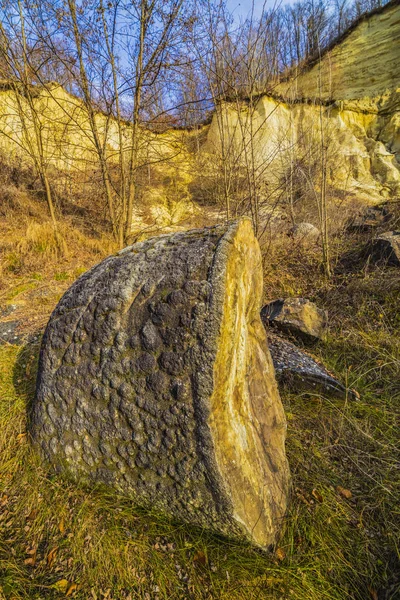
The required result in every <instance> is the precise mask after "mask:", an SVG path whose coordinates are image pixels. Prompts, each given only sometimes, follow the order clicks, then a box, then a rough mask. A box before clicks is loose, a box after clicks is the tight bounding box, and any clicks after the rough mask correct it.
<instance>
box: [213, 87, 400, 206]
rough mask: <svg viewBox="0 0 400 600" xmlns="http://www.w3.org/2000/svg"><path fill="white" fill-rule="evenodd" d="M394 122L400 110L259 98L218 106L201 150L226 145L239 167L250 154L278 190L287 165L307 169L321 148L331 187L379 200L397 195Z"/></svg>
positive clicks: (215, 150) (219, 149) (399, 190)
mask: <svg viewBox="0 0 400 600" xmlns="http://www.w3.org/2000/svg"><path fill="white" fill-rule="evenodd" d="M221 123H223V127H222V128H221ZM399 124H400V121H399V113H397V114H396V113H394V114H392V115H388V116H387V117H386V118H385V117H383V116H382V115H380V114H379V113H376V112H375V113H372V112H370V113H366V112H364V111H361V110H360V111H357V109H356V107H352V108H351V109H349V108H344V107H342V106H341V105H340V104H333V105H331V106H322V105H318V104H309V103H289V102H284V101H282V100H277V99H274V98H272V97H269V96H263V97H262V98H260V99H259V100H258V101H257V103H256V105H255V106H254V108H253V109H249V108H248V107H247V106H244V107H243V108H242V110H240V111H238V110H237V109H236V108H235V107H233V106H232V105H225V106H223V107H221V109H220V115H219V117H218V118H217V117H214V119H213V121H212V123H211V126H210V129H209V133H208V139H207V144H206V147H205V150H206V151H207V152H208V153H210V154H221V153H222V152H223V147H225V148H227V147H229V152H230V155H231V156H230V159H231V160H232V161H233V162H234V161H237V162H239V163H242V164H243V165H244V164H245V162H246V160H248V157H249V154H250V152H251V154H252V160H254V167H255V170H256V171H257V172H258V173H263V176H264V177H265V179H266V181H267V182H268V183H269V184H274V185H275V186H276V187H277V188H279V186H280V185H283V183H282V182H283V181H284V179H285V177H287V172H288V170H289V169H290V165H293V163H295V164H296V165H297V167H298V168H302V169H303V170H309V169H311V166H312V164H315V163H317V162H318V156H319V155H321V153H322V152H324V153H325V155H326V162H327V177H328V182H329V183H330V184H331V185H332V186H334V187H335V189H337V190H338V191H342V192H343V191H344V192H349V193H351V194H354V195H357V196H358V197H360V198H362V199H365V200H379V199H382V198H391V197H393V196H396V195H398V194H399V193H400V170H399V169H400V165H399V162H398V161H397V159H396V154H395V151H396V149H397V147H398V143H399V142H398V140H399V131H400V129H399ZM223 138H225V139H223ZM399 158H400V156H399ZM304 177H305V179H307V176H306V175H304Z"/></svg>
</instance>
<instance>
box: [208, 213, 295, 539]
mask: <svg viewBox="0 0 400 600" xmlns="http://www.w3.org/2000/svg"><path fill="white" fill-rule="evenodd" d="M229 237H230V239H229V238H227V241H228V243H229V247H228V252H229V253H228V254H227V258H226V271H225V277H224V301H223V307H222V322H221V326H220V334H219V340H218V350H217V356H216V360H215V364H214V391H213V394H212V396H211V400H210V405H211V412H210V419H209V424H210V429H211V432H212V437H213V439H215V440H221V441H222V440H223V443H221V444H216V445H215V459H216V462H217V465H218V468H219V470H220V472H221V475H222V478H223V480H224V482H225V486H226V488H227V490H228V494H229V496H230V497H231V498H232V503H233V511H234V518H235V520H236V521H237V522H239V523H240V524H242V526H243V528H244V529H245V530H246V532H247V535H248V536H249V537H250V538H252V539H253V540H254V541H255V542H256V543H257V544H259V545H260V546H267V545H268V544H269V543H271V541H272V540H273V539H274V535H275V534H274V531H275V530H276V526H277V524H278V523H279V522H280V521H281V520H282V517H283V515H284V511H285V507H286V502H287V493H288V487H287V486H288V479H287V474H288V467H287V463H286V458H285V450H284V437H285V430H286V424H285V416H284V413H283V408H282V404H281V402H280V398H279V392H278V388H277V383H276V380H275V372H274V367H273V364H272V359H271V356H270V353H269V350H268V348H267V342H266V335H265V329H264V326H263V324H262V322H261V319H260V314H259V313H260V302H261V298H262V285H263V275H262V264H261V254H260V249H259V246H258V243H257V241H256V239H255V238H254V235H253V232H252V227H251V224H250V221H248V220H245V221H243V222H242V225H241V227H240V228H239V229H238V230H237V232H235V234H234V235H232V234H230V236H229ZM225 243H226V241H225ZM218 285H220V284H218ZM277 475H278V476H277Z"/></svg>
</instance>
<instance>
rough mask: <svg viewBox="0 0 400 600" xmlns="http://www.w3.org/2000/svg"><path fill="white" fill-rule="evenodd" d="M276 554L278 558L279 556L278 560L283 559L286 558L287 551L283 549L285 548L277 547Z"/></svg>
mask: <svg viewBox="0 0 400 600" xmlns="http://www.w3.org/2000/svg"><path fill="white" fill-rule="evenodd" d="M275 556H276V558H277V559H278V560H280V561H282V560H285V558H286V553H285V551H284V550H283V548H277V549H276V550H275Z"/></svg>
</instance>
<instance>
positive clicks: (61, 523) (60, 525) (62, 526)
mask: <svg viewBox="0 0 400 600" xmlns="http://www.w3.org/2000/svg"><path fill="white" fill-rule="evenodd" d="M58 530H59V532H60V533H64V531H65V523H64V519H61V521H60V523H59V525H58Z"/></svg>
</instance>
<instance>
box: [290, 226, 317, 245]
mask: <svg viewBox="0 0 400 600" xmlns="http://www.w3.org/2000/svg"><path fill="white" fill-rule="evenodd" d="M289 235H290V236H291V237H293V238H294V239H295V240H297V241H300V242H316V241H317V239H318V238H319V236H320V231H319V229H317V227H315V225H313V224H312V223H299V224H298V225H294V227H292V228H291V229H290V231H289Z"/></svg>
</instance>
